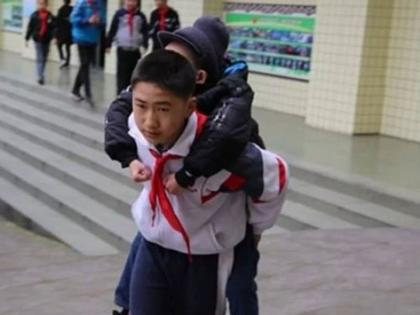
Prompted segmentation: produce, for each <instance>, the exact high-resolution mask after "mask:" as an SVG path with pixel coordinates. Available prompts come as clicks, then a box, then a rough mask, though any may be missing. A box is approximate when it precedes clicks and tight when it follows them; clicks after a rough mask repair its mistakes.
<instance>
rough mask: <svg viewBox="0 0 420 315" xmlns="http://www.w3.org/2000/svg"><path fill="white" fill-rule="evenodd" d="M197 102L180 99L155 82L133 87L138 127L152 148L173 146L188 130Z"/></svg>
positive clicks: (138, 84) (135, 116)
mask: <svg viewBox="0 0 420 315" xmlns="http://www.w3.org/2000/svg"><path fill="white" fill-rule="evenodd" d="M194 104H195V102H194V99H193V98H192V97H190V98H188V99H187V100H185V99H183V98H180V97H178V96H176V95H174V94H173V93H171V92H169V91H167V90H164V89H162V88H160V87H159V86H157V85H156V84H153V83H148V82H139V83H137V84H136V85H135V86H134V87H133V114H134V120H135V122H136V125H137V128H138V129H139V130H140V131H141V133H142V134H143V136H144V137H145V138H146V139H147V141H148V142H149V143H151V144H153V145H155V146H156V145H163V146H165V147H166V146H170V145H172V144H173V143H175V142H176V140H177V139H178V137H179V136H180V135H181V133H182V131H183V130H184V127H185V122H186V119H187V118H188V117H189V116H190V115H191V113H192V111H193V110H194Z"/></svg>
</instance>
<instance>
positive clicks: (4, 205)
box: [0, 177, 118, 256]
mask: <svg viewBox="0 0 420 315" xmlns="http://www.w3.org/2000/svg"><path fill="white" fill-rule="evenodd" d="M0 202H1V206H0V212H1V213H2V215H3V216H4V217H6V218H7V219H9V220H12V221H14V222H16V223H18V224H20V225H21V226H23V227H25V228H27V229H29V230H35V231H37V232H39V231H41V234H46V235H48V236H49V237H53V238H55V239H57V240H59V241H62V242H64V243H65V244H68V245H69V246H71V247H72V248H73V249H75V250H77V251H78V252H80V253H81V254H83V255H86V256H102V255H113V254H117V253H118V250H117V249H116V248H115V247H113V246H111V245H109V244H108V243H106V242H104V241H103V240H102V239H100V238H98V237H97V236H96V235H94V234H92V233H91V232H90V231H88V230H86V229H84V228H82V226H81V225H79V224H76V223H74V222H73V221H71V220H69V219H68V218H67V217H66V216H64V215H62V214H60V213H59V212H57V211H56V210H55V209H53V208H50V207H49V206H47V205H46V204H44V203H42V202H40V201H39V200H38V199H36V198H34V197H33V196H31V195H29V194H28V193H25V192H24V191H22V190H21V189H20V188H19V187H17V186H15V185H13V184H11V183H10V182H7V181H6V180H5V179H3V178H1V177H0Z"/></svg>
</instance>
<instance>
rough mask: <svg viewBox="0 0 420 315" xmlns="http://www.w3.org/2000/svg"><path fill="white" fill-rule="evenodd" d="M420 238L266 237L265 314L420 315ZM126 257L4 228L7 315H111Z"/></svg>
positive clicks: (1, 263) (385, 232) (381, 232)
mask: <svg viewBox="0 0 420 315" xmlns="http://www.w3.org/2000/svg"><path fill="white" fill-rule="evenodd" d="M419 238H420V231H414V230H397V229H371V230H362V231H355V230H348V231H333V230H330V231H310V232H299V233H286V234H283V235H281V236H279V235H274V236H266V237H265V238H264V240H263V241H262V243H261V252H262V259H261V263H260V275H259V280H258V282H259V290H260V299H261V313H260V314H261V315H280V314H281V315H418V314H420V298H419V297H420V243H419V242H418V240H419ZM123 256H124V255H117V256H106V257H97V258H86V257H84V256H81V255H79V254H77V253H75V252H74V251H72V250H71V249H69V248H67V247H65V246H63V245H62V244H59V243H56V242H54V241H51V240H49V239H45V238H43V237H40V236H36V235H34V234H32V233H31V232H27V231H25V230H21V229H20V228H18V227H16V226H14V225H12V224H10V223H7V222H4V221H0V279H1V284H0V315H29V314H30V315H33V314H37V315H73V314H90V315H100V314H111V309H112V291H113V288H114V285H115V281H116V279H117V277H118V275H119V272H120V270H121V266H122V262H123V259H124V257H123Z"/></svg>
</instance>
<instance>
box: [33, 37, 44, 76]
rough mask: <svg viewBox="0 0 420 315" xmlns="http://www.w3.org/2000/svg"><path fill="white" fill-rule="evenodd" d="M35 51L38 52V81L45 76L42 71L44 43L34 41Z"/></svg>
mask: <svg viewBox="0 0 420 315" xmlns="http://www.w3.org/2000/svg"><path fill="white" fill-rule="evenodd" d="M34 45H35V53H36V57H35V58H36V75H37V77H38V82H39V81H40V80H41V79H42V78H43V73H42V44H41V43H39V42H34Z"/></svg>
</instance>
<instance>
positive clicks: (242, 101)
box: [105, 17, 264, 315]
mask: <svg viewBox="0 0 420 315" xmlns="http://www.w3.org/2000/svg"><path fill="white" fill-rule="evenodd" d="M159 38H160V40H161V41H162V44H163V46H164V47H165V49H172V50H175V51H177V52H179V53H181V54H182V55H184V56H185V57H187V58H188V59H190V60H192V61H193V62H194V63H195V65H196V67H197V68H199V69H202V70H201V71H199V72H198V75H197V78H198V80H197V82H198V84H199V85H200V86H201V87H199V88H198V89H197V92H198V93H199V95H198V96H197V103H198V109H199V110H200V111H202V112H204V113H207V114H209V113H210V117H209V119H208V121H207V123H206V125H205V128H204V131H203V133H202V136H201V137H200V138H199V140H198V141H197V142H196V143H195V144H194V147H193V148H192V150H191V152H190V154H189V155H188V157H187V158H186V160H185V161H184V167H183V168H182V169H181V170H180V171H179V172H177V174H176V175H175V176H174V177H175V179H176V180H174V182H175V187H174V192H176V191H175V190H176V189H177V188H176V186H182V187H188V186H190V185H191V183H193V182H194V180H195V178H196V177H198V176H201V175H204V176H207V175H211V174H214V173H216V172H217V171H219V170H221V169H223V168H229V167H231V166H232V165H233V163H234V161H235V159H236V158H237V157H238V155H239V154H240V153H241V152H242V149H243V148H244V146H245V145H246V143H247V142H248V141H249V140H250V139H252V140H253V141H254V142H257V143H259V144H260V145H261V146H263V145H264V144H263V142H262V140H261V138H260V137H259V136H258V125H257V124H256V123H255V122H253V120H252V119H251V117H250V106H251V103H252V100H253V92H252V89H251V88H250V87H249V85H248V84H247V82H246V77H247V67H246V64H245V63H235V64H233V65H230V66H229V67H226V64H225V63H224V58H223V56H224V54H225V51H226V49H227V45H228V42H229V35H228V33H227V30H226V28H225V26H224V25H223V23H222V22H221V21H220V20H218V19H215V18H212V17H202V18H200V19H198V20H197V21H196V22H195V23H194V25H193V27H189V28H188V27H187V28H184V29H180V30H178V31H176V32H175V33H168V32H163V33H160V34H159ZM204 69H205V70H204ZM224 75H225V77H224V78H223V76H224ZM131 102H132V95H131V92H130V91H125V92H123V93H121V94H120V96H119V97H118V98H117V99H116V100H115V101H114V102H113V103H112V104H111V106H110V108H109V110H108V112H107V114H106V127H105V150H106V152H107V153H108V155H109V156H110V157H111V158H112V159H115V160H118V161H119V162H120V163H121V165H122V166H123V167H127V166H130V171H131V174H132V177H133V179H134V180H138V181H140V180H141V178H142V176H143V174H141V173H139V172H138V170H139V168H138V167H139V165H140V164H141V162H140V161H138V160H137V149H136V145H135V143H134V141H133V140H132V139H131V137H129V136H128V134H127V131H128V127H127V119H128V116H129V115H130V113H131V111H132V105H131ZM258 239H259V237H258V236H254V234H253V231H252V228H248V229H247V236H246V238H245V239H244V240H243V242H241V243H240V244H239V245H238V246H237V247H236V248H235V263H234V268H233V272H232V275H231V277H230V280H229V283H228V292H227V293H228V299H229V304H230V311H231V314H232V315H239V314H258V299H257V294H256V289H257V287H256V283H255V279H254V278H255V276H256V273H257V263H258V257H259V254H258V251H257V248H256V242H257V241H258ZM141 242H142V240H141V236H140V234H139V235H138V236H137V237H136V239H135V240H134V242H133V244H132V249H131V251H130V254H129V257H128V259H127V263H126V266H125V269H124V271H123V274H122V277H121V280H120V283H119V285H118V287H117V289H116V292H115V303H116V304H117V305H119V306H121V307H123V308H124V309H125V310H123V311H122V312H121V314H127V313H128V305H129V296H128V292H129V283H130V275H131V268H132V265H133V261H134V260H135V256H136V252H137V248H138V246H139V244H141ZM114 314H119V313H118V312H116V311H115V312H114Z"/></svg>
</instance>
